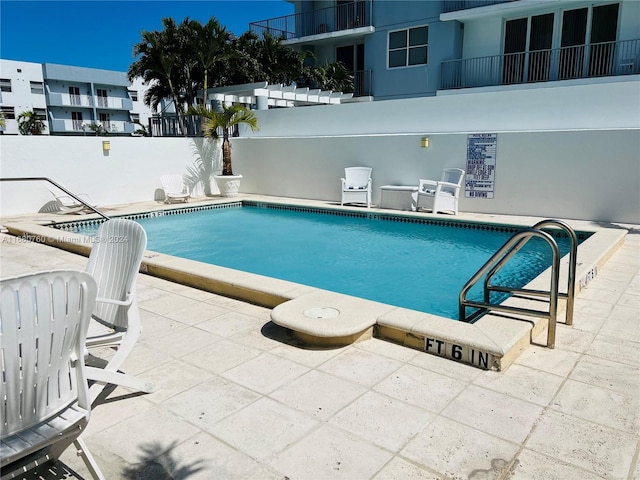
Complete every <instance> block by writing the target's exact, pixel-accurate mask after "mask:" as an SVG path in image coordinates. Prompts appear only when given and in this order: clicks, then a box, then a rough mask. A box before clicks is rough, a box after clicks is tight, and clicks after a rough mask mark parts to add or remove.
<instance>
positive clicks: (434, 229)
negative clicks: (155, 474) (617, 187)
mask: <svg viewBox="0 0 640 480" xmlns="http://www.w3.org/2000/svg"><path fill="white" fill-rule="evenodd" d="M154 215H156V216H153V217H151V218H140V219H138V221H139V222H140V223H141V224H142V225H143V226H144V228H145V230H146V231H147V234H148V237H149V244H148V248H149V249H150V250H154V251H157V252H161V253H166V254H170V255H175V256H179V257H183V258H188V259H192V260H197V261H201V262H206V263H211V264H214V265H219V266H224V267H229V268H233V269H236V270H243V271H247V272H251V273H257V274H261V275H266V276H269V277H275V278H280V279H283V280H288V281H292V282H296V283H301V284H306V285H310V286H314V287H318V288H322V289H326V290H331V291H335V292H339V293H345V294H348V295H353V296H357V297H361V298H366V299H370V300H375V301H378V302H382V303H387V304H390V305H395V306H401V307H406V308H409V309H412V310H418V311H422V312H428V313H432V314H435V315H439V316H444V317H447V318H452V319H456V318H457V314H458V303H457V302H458V292H459V291H460V289H461V288H462V286H463V285H464V284H465V282H466V281H467V280H468V279H469V277H471V276H472V275H473V274H474V273H475V272H476V271H477V270H478V268H479V267H480V266H482V265H483V264H484V262H485V261H486V260H487V259H488V258H489V257H490V256H491V255H492V254H493V253H494V252H495V251H496V250H497V249H498V248H499V247H500V246H501V245H502V244H503V243H504V242H505V241H506V240H507V239H508V238H509V237H510V236H511V235H512V234H513V233H514V232H515V231H517V230H518V229H517V227H510V226H486V225H480V224H464V223H458V222H451V221H446V220H445V221H441V220H426V219H419V218H416V217H413V218H407V217H402V216H397V215H384V214H372V213H367V212H355V213H345V212H340V211H336V210H322V209H313V210H312V209H300V208H295V209H294V208H284V207H282V206H277V207H276V206H272V205H269V204H259V203H255V204H251V203H245V204H244V205H242V204H240V203H238V204H236V205H234V206H232V207H227V208H215V209H206V210H201V211H194V212H190V213H188V214H183V215H166V214H164V213H163V212H158V213H156V214H154ZM96 229H97V225H94V226H84V227H77V228H74V229H73V230H74V231H76V232H78V233H82V234H86V235H91V234H92V233H94V232H95V230H96ZM557 240H558V244H559V246H560V249H561V252H562V254H565V253H566V252H567V251H568V248H569V247H568V241H566V239H562V238H561V239H557ZM550 255H551V254H550V251H549V248H548V246H547V245H546V244H544V242H542V241H540V240H539V239H533V240H531V241H530V242H529V244H528V245H527V247H525V249H523V250H522V251H521V252H520V253H519V254H518V255H517V256H516V257H515V258H514V259H513V260H512V261H511V262H510V263H509V266H508V267H507V268H505V269H504V270H503V271H502V272H501V277H500V279H502V280H504V281H505V282H508V283H510V284H513V285H516V286H523V285H525V284H526V283H528V282H529V281H530V280H532V279H533V278H535V277H536V276H537V275H538V274H539V273H541V272H542V271H543V270H545V269H546V268H547V267H548V266H549V259H550ZM507 277H508V279H507ZM479 294H480V292H472V295H471V297H472V298H473V297H474V296H475V297H476V298H478V296H479Z"/></svg>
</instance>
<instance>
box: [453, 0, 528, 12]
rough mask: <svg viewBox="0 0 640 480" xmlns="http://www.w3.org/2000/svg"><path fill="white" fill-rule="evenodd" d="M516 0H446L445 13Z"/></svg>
mask: <svg viewBox="0 0 640 480" xmlns="http://www.w3.org/2000/svg"><path fill="white" fill-rule="evenodd" d="M514 1H516V0H445V1H444V6H443V9H442V11H443V13H449V12H456V11H458V10H467V9H469V8H478V7H486V6H487V5H496V4H498V3H508V2H514Z"/></svg>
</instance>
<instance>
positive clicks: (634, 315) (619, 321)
mask: <svg viewBox="0 0 640 480" xmlns="http://www.w3.org/2000/svg"><path fill="white" fill-rule="evenodd" d="M599 333H601V334H602V335H607V336H608V337H614V338H621V339H623V340H629V341H632V342H636V343H640V328H638V309H637V308H634V307H627V306H623V305H616V306H615V307H614V308H613V309H612V311H611V314H610V315H609V317H608V318H607V321H606V322H605V323H604V325H603V326H602V328H601V329H600V332H599Z"/></svg>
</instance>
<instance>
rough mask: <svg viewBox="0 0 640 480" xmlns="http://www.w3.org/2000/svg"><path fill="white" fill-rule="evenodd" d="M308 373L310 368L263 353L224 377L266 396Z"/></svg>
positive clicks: (226, 373)
mask: <svg viewBox="0 0 640 480" xmlns="http://www.w3.org/2000/svg"><path fill="white" fill-rule="evenodd" d="M308 371H309V368H307V367H305V366H303V365H300V364H299V363H295V362H292V361H291V360H287V359H285V358H280V357H277V356H275V355H270V354H268V353H263V354H261V355H259V356H257V357H253V358H252V359H251V360H248V361H246V362H244V363H243V364H242V365H238V366H237V367H234V368H232V369H230V370H227V371H226V372H224V373H223V374H222V375H223V376H224V377H225V378H228V379H229V380H233V381H234V382H236V383H238V384H240V385H243V386H245V387H247V388H250V389H252V390H255V391H256V392H260V393H262V394H265V395H266V394H268V393H271V392H273V391H274V390H275V389H276V388H278V387H281V386H282V385H284V384H285V383H287V382H289V381H291V380H293V379H294V378H297V377H299V376H301V375H302V374H304V373H306V372H308Z"/></svg>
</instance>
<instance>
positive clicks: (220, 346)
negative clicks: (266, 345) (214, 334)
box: [180, 338, 261, 374]
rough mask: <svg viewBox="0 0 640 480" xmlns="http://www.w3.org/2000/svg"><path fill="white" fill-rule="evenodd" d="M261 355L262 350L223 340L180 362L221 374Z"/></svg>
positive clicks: (183, 358) (195, 352) (197, 351)
mask: <svg viewBox="0 0 640 480" xmlns="http://www.w3.org/2000/svg"><path fill="white" fill-rule="evenodd" d="M260 353H261V352H260V350H257V349H255V348H249V347H246V346H244V345H241V344H239V343H236V342H233V341H231V340H228V339H225V338H223V339H222V340H220V341H218V342H216V343H214V344H213V345H210V346H207V347H204V348H201V349H200V350H196V351H194V352H192V353H188V354H187V355H184V356H183V357H181V358H180V360H182V361H183V362H186V363H188V364H190V365H193V366H194V367H197V368H200V369H202V370H204V371H206V372H209V373H214V374H219V373H222V372H224V371H226V370H229V369H231V368H234V367H236V366H238V365H240V364H242V363H243V362H246V361H247V360H249V359H251V358H253V357H256V356H257V355H260Z"/></svg>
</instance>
